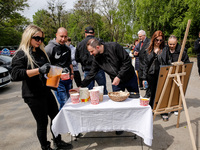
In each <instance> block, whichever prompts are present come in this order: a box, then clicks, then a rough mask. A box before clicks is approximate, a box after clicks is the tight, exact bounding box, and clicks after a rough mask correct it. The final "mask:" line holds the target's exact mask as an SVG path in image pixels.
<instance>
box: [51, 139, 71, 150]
mask: <svg viewBox="0 0 200 150" xmlns="http://www.w3.org/2000/svg"><path fill="white" fill-rule="evenodd" d="M54 148H55V149H56V150H62V149H63V150H67V149H72V148H73V146H72V144H69V143H66V142H64V141H62V140H61V141H59V142H56V143H55V142H54Z"/></svg>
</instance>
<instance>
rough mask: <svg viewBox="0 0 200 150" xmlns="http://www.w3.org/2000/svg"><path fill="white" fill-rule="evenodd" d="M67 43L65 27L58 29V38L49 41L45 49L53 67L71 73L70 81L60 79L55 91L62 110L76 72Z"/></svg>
mask: <svg viewBox="0 0 200 150" xmlns="http://www.w3.org/2000/svg"><path fill="white" fill-rule="evenodd" d="M66 41H67V30H66V29H65V28H63V27H60V28H58V30H57V33H56V38H55V39H53V40H51V41H49V43H48V45H47V46H46V47H45V51H46V52H47V54H48V56H49V59H50V61H51V64H52V65H55V66H59V67H62V68H63V73H68V72H69V73H70V79H68V80H65V79H64V78H62V76H61V79H60V83H59V86H58V88H57V89H56V90H55V95H56V98H57V100H58V102H59V104H60V109H61V108H62V107H63V106H64V104H65V102H66V101H67V100H68V98H69V90H70V89H71V88H72V80H73V78H74V71H73V66H72V61H71V51H70V48H69V47H67V46H66V45H65V42H66Z"/></svg>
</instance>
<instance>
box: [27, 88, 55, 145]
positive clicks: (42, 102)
mask: <svg viewBox="0 0 200 150" xmlns="http://www.w3.org/2000/svg"><path fill="white" fill-rule="evenodd" d="M24 101H25V102H26V103H27V104H28V106H29V108H30V110H31V112H32V114H33V116H34V118H35V120H36V123H37V137H38V139H39V142H40V144H41V146H46V145H47V125H48V116H49V117H50V119H51V124H52V120H53V119H54V117H55V116H56V115H57V113H58V105H57V103H56V99H55V97H54V95H53V94H52V92H51V91H50V90H49V91H48V92H47V93H46V94H45V96H40V97H34V98H24ZM50 127H51V125H50ZM50 130H51V128H50ZM51 133H52V135H53V132H52V130H51ZM53 138H55V136H54V135H53Z"/></svg>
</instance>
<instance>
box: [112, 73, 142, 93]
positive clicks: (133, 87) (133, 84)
mask: <svg viewBox="0 0 200 150" xmlns="http://www.w3.org/2000/svg"><path fill="white" fill-rule="evenodd" d="M125 89H127V91H129V92H136V93H139V88H138V82H137V76H136V74H134V76H133V77H132V78H131V79H130V80H129V81H128V82H126V83H119V85H117V86H115V85H112V90H113V92H116V91H125Z"/></svg>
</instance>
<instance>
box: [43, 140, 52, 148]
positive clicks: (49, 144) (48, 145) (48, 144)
mask: <svg viewBox="0 0 200 150" xmlns="http://www.w3.org/2000/svg"><path fill="white" fill-rule="evenodd" d="M42 150H53V149H52V148H51V143H50V142H49V141H47V145H46V146H42Z"/></svg>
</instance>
